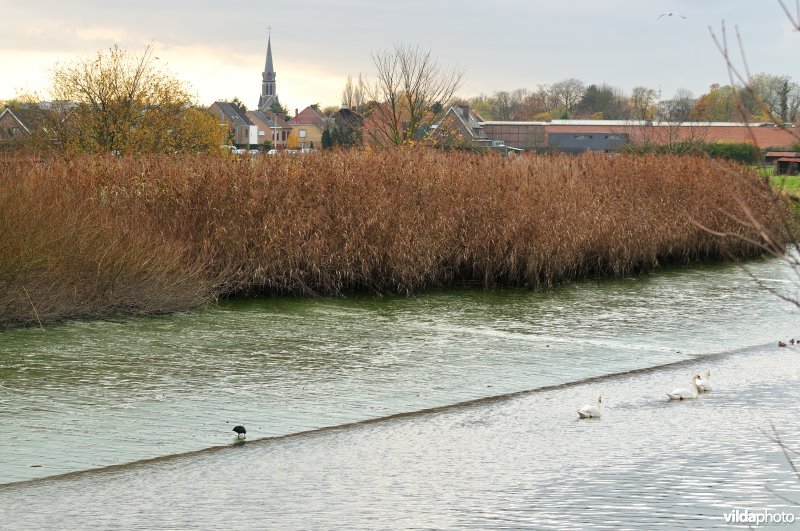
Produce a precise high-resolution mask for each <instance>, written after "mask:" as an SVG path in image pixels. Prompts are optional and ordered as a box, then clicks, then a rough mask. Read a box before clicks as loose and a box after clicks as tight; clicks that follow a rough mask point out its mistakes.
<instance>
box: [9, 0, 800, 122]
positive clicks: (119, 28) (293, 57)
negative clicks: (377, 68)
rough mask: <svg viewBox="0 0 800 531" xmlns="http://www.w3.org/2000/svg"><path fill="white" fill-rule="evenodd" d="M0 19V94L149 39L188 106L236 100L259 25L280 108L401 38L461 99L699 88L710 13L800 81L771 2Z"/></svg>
mask: <svg viewBox="0 0 800 531" xmlns="http://www.w3.org/2000/svg"><path fill="white" fill-rule="evenodd" d="M788 2H789V3H791V5H792V7H793V6H794V0H788ZM665 12H675V13H680V14H681V15H684V16H685V17H686V19H683V18H680V17H679V16H677V14H676V15H675V16H672V17H661V18H658V16H659V15H660V14H661V13H665ZM0 20H2V21H3V31H2V32H0V67H2V68H1V69H0V72H2V75H0V99H7V98H11V97H14V96H15V95H17V94H19V93H20V92H23V91H34V92H37V93H39V94H40V95H41V96H42V97H45V98H46V96H47V87H48V85H49V79H50V74H51V72H52V69H53V67H54V66H55V65H56V63H68V62H71V61H74V60H76V59H78V58H81V57H86V56H87V55H91V54H93V53H95V52H96V51H98V50H100V49H103V48H108V47H109V46H111V45H113V44H115V43H116V44H119V45H120V46H121V47H122V48H124V49H127V50H129V51H136V52H139V51H141V50H143V49H144V47H145V46H146V45H147V43H149V42H153V43H154V45H155V47H156V55H157V56H158V57H159V61H160V62H161V63H162V65H163V66H165V67H166V68H168V69H169V70H171V71H172V72H173V73H174V74H176V76H177V77H178V78H180V79H182V80H184V81H186V82H187V83H189V84H190V85H191V87H192V88H193V91H194V92H195V93H196V94H197V96H198V100H199V101H200V102H201V103H207V104H210V103H211V102H213V101H215V100H218V99H230V98H232V97H234V96H238V97H239V98H241V99H242V100H243V101H244V102H245V104H247V105H248V106H249V107H254V106H255V105H256V103H257V101H258V95H259V92H260V87H261V85H260V82H261V71H262V70H263V67H264V58H265V54H266V46H267V28H268V26H271V27H272V49H273V55H274V62H275V70H276V71H277V87H278V96H279V97H280V99H281V101H282V102H283V103H284V104H285V105H287V107H289V109H290V110H294V109H295V108H303V107H305V106H306V105H308V104H311V103H321V104H322V105H335V104H338V103H339V101H340V97H341V96H340V95H341V90H342V87H343V85H344V82H345V79H346V77H347V75H348V74H351V75H353V76H357V75H358V74H359V73H360V72H361V73H364V74H367V75H369V74H371V73H372V62H371V58H370V52H371V51H379V50H383V49H387V48H390V47H391V46H392V45H393V44H394V43H401V42H402V43H407V44H414V45H420V46H422V47H424V48H430V49H431V50H432V52H433V55H434V56H436V57H437V58H438V59H439V61H440V63H442V64H445V65H459V66H461V67H463V68H464V69H465V71H466V79H465V83H464V86H463V88H462V90H461V91H460V93H461V95H463V96H472V95H476V94H479V93H481V92H484V93H492V92H495V91H498V90H508V91H511V90H514V89H517V88H528V89H535V88H536V86H537V85H539V84H550V83H553V82H556V81H558V80H560V79H564V78H568V77H577V78H579V79H582V80H584V81H585V82H586V83H602V82H605V83H608V84H610V85H613V86H617V87H620V88H622V89H623V90H625V92H629V91H630V89H631V88H633V87H635V86H639V85H644V86H648V87H652V88H654V89H656V90H660V91H661V94H662V97H663V98H665V99H666V98H669V97H670V96H671V95H672V94H674V92H675V90H676V89H678V88H687V89H689V90H691V91H693V92H694V93H695V95H699V94H701V93H703V92H705V91H707V89H708V86H709V85H710V84H711V83H715V82H721V83H726V82H727V73H726V70H725V66H724V62H723V61H722V59H721V57H720V55H719V53H718V52H717V50H716V48H715V46H714V43H713V41H712V40H711V37H710V35H709V30H708V27H709V26H712V27H714V28H716V29H717V30H719V28H720V23H721V22H722V21H723V20H724V21H725V23H726V25H727V26H728V28H729V33H730V34H733V28H734V27H735V26H738V27H739V29H740V32H741V34H742V38H743V41H744V44H745V48H746V52H747V57H748V62H749V64H750V68H751V70H752V71H753V72H762V71H763V72H768V73H771V74H787V75H789V76H791V77H792V78H793V79H794V80H796V81H800V71H798V68H800V67H799V66H798V65H799V64H800V63H799V62H798V61H797V57H798V52H800V33H798V32H795V31H792V28H791V26H790V24H789V23H788V21H787V19H786V17H785V15H784V14H783V11H782V10H781V8H780V6H779V5H778V3H777V1H776V0H491V1H490V0H458V1H451V0H403V1H394V0H392V1H382V0H339V1H322V0H294V1H291V2H289V1H261V2H260V1H254V2H238V3H237V2H233V3H231V2H220V1H219V0H216V1H213V2H211V1H208V0H191V1H187V0H177V1H164V0H160V1H154V0H138V1H136V2H125V3H119V4H117V3H116V2H109V1H108V0H102V1H100V0H91V1H80V0H78V1H68V2H65V1H64V0H53V1H40V0H29V1H26V2H22V1H11V0H0Z"/></svg>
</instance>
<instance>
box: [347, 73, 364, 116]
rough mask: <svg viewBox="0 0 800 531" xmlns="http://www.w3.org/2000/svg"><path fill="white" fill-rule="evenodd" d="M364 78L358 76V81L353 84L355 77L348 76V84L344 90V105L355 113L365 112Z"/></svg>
mask: <svg viewBox="0 0 800 531" xmlns="http://www.w3.org/2000/svg"><path fill="white" fill-rule="evenodd" d="M365 103H366V102H365V101H364V78H363V77H362V76H361V74H359V75H358V81H357V82H356V83H353V76H349V75H348V76H347V82H346V83H345V85H344V90H342V105H343V106H345V107H347V108H348V109H351V110H353V111H355V112H358V113H361V112H362V111H363V110H364V104H365Z"/></svg>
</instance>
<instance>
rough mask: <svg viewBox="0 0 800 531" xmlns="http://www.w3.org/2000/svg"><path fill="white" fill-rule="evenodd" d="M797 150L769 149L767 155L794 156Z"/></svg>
mask: <svg viewBox="0 0 800 531" xmlns="http://www.w3.org/2000/svg"><path fill="white" fill-rule="evenodd" d="M796 155H797V151H767V154H766V155H765V156H766V157H794V156H796Z"/></svg>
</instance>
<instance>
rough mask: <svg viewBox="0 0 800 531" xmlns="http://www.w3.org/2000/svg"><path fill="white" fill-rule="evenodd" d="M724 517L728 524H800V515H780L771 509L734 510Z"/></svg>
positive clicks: (784, 513) (782, 513) (783, 513)
mask: <svg viewBox="0 0 800 531" xmlns="http://www.w3.org/2000/svg"><path fill="white" fill-rule="evenodd" d="M723 516H724V517H725V523H726V524H750V525H765V524H766V525H776V524H777V525H780V524H793V523H795V520H796V521H797V522H799V523H800V515H796V514H794V513H786V512H780V513H779V512H776V511H770V510H769V509H759V510H750V509H734V510H732V511H729V512H727V513H725V514H724V515H723Z"/></svg>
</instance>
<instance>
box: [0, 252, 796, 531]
mask: <svg viewBox="0 0 800 531" xmlns="http://www.w3.org/2000/svg"><path fill="white" fill-rule="evenodd" d="M748 269H749V271H750V273H748V272H747V271H745V270H743V269H742V268H741V267H739V266H737V265H719V264H715V265H707V266H701V267H693V268H678V269H670V270H665V271H661V272H659V273H657V274H654V275H646V276H641V277H636V278H626V279H620V280H613V281H607V280H605V281H589V282H581V283H575V284H571V285H567V286H562V287H559V288H557V289H555V290H552V291H550V292H547V293H531V292H529V291H525V290H498V291H490V292H487V291H478V290H448V291H442V292H433V293H427V294H424V295H420V296H418V297H413V298H398V297H386V298H377V297H373V296H354V297H349V298H345V299H333V300H332V299H317V300H314V299H311V300H309V299H274V300H248V301H233V302H226V303H222V304H220V305H218V306H213V307H210V308H208V309H205V310H200V311H193V312H186V313H182V314H176V315H171V316H167V317H158V318H147V319H129V320H127V319H126V320H118V321H95V322H76V323H66V324H63V325H59V326H53V327H47V328H46V329H45V331H41V330H39V329H35V328H31V329H22V330H12V331H6V332H3V333H0V484H4V485H0V526H3V525H4V524H7V525H9V526H11V527H15V528H31V527H45V528H65V527H66V528H71V527H85V526H86V525H87V524H91V525H95V526H99V527H146V528H164V527H178V528H183V527H205V528H208V527H222V526H226V525H231V522H233V521H235V522H238V523H239V524H238V525H239V526H245V527H270V528H309V527H311V528H330V527H348V528H380V527H386V528H397V527H425V528H432V527H434V528H447V527H481V528H486V527H492V528H496V527H504V526H505V527H519V526H525V527H527V526H530V527H553V528H557V527H565V528H574V527H601V528H602V527H604V526H608V527H629V528H642V527H648V526H652V525H658V524H663V525H666V526H678V527H686V526H691V525H698V526H703V527H704V526H706V525H723V524H724V523H725V520H724V514H725V513H726V512H730V511H733V510H745V509H749V510H756V509H759V510H770V511H781V510H788V509H787V508H789V509H791V507H792V506H790V505H788V503H787V502H785V501H783V500H782V499H781V498H780V497H778V496H777V495H776V494H773V492H771V491H770V490H768V489H767V487H769V488H770V489H772V490H773V491H776V492H778V494H780V495H783V496H785V497H789V498H792V497H793V498H794V499H800V479H798V478H796V477H794V476H793V475H792V473H791V470H790V469H789V466H788V464H787V463H786V459H785V457H784V455H783V453H782V452H781V451H780V447H779V446H778V445H777V444H776V443H775V442H773V441H771V440H770V439H769V437H768V434H765V433H764V430H767V431H768V430H769V423H770V422H773V423H774V424H775V426H776V427H777V429H778V432H779V434H780V435H781V438H782V439H783V440H784V441H786V442H787V444H789V445H792V446H794V448H798V447H800V427H799V426H798V422H797V420H796V419H797V416H798V412H800V405H798V404H800V400H798V399H800V383H798V382H800V347H795V346H793V345H790V346H789V347H785V348H781V347H778V346H777V342H778V340H784V341H786V340H788V339H789V338H791V337H795V336H797V337H798V338H800V326H798V324H797V315H798V311H800V310H797V309H795V308H794V307H793V306H792V305H790V304H788V303H786V302H784V301H781V300H780V299H778V298H777V297H775V296H774V295H771V294H769V293H767V292H766V291H765V290H764V289H763V288H760V287H758V286H757V285H756V283H755V282H754V281H753V279H752V278H751V277H750V274H752V275H755V276H756V277H758V278H760V279H762V281H763V282H764V283H766V285H768V286H772V287H777V288H788V289H791V286H793V284H792V281H791V277H790V276H789V272H788V271H787V270H785V268H784V266H783V265H782V263H781V262H780V261H776V260H772V261H767V262H752V263H751V264H750V265H749V266H748ZM706 368H712V371H713V381H714V382H715V387H716V388H715V390H714V391H713V392H712V393H710V394H708V395H704V396H701V397H700V398H698V399H697V400H693V401H690V403H688V404H686V403H679V404H671V403H667V402H666V396H665V395H664V393H665V392H666V391H668V390H671V389H672V388H674V387H678V386H681V385H683V386H685V384H686V383H688V379H689V376H690V375H691V374H692V373H693V372H702V371H704V370H705V369H706ZM598 392H602V393H603V395H604V397H605V398H604V414H603V418H602V419H600V420H597V421H594V420H591V421H581V422H579V421H577V420H576V418H577V415H576V414H575V410H576V409H577V407H578V406H580V405H581V404H583V403H586V402H590V401H591V400H593V398H594V396H595V395H596V394H597V393H598ZM365 421H368V422H365ZM236 424H244V425H245V426H246V427H247V430H248V434H247V439H246V441H247V442H246V443H237V442H236V440H235V439H234V437H235V436H234V434H233V433H232V432H231V428H232V427H233V426H234V425H236ZM145 460H146V461H145ZM794 512H796V513H797V518H798V521H800V508H797V507H794ZM9 523H11V524H9Z"/></svg>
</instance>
